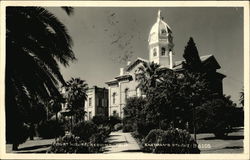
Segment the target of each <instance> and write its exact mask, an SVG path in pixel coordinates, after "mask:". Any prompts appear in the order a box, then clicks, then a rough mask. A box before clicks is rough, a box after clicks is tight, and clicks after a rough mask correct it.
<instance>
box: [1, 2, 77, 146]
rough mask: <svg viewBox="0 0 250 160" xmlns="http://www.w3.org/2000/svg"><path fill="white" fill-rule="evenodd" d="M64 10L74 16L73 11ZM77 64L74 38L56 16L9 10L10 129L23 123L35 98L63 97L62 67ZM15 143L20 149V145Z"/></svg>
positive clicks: (34, 10) (39, 10) (30, 9)
mask: <svg viewBox="0 0 250 160" xmlns="http://www.w3.org/2000/svg"><path fill="white" fill-rule="evenodd" d="M63 9H64V10H66V12H67V13H68V14H70V13H72V8H70V7H69V8H68V9H67V7H66V8H65V7H64V8H63ZM73 60H76V58H75V56H74V54H73V51H72V40H71V37H70V36H69V34H68V31H67V29H66V28H65V26H64V25H63V24H62V23H61V22H60V21H59V20H58V19H57V18H56V17H55V16H54V15H53V14H52V13H50V12H49V11H48V10H46V9H45V8H42V7H7V8H6V79H5V82H6V83H5V86H6V126H7V127H10V128H12V127H13V128H15V125H14V124H16V123H15V121H16V122H20V123H23V118H22V115H21V111H22V110H25V109H27V107H29V106H30V101H31V99H32V97H38V98H39V99H41V100H42V101H48V100H50V99H51V98H52V97H54V96H57V97H59V96H60V93H59V91H58V85H59V83H61V84H63V85H66V83H65V81H64V79H63V76H62V75H61V73H60V69H59V65H58V64H59V63H61V64H62V65H64V66H68V65H69V62H70V61H73ZM10 131H12V132H13V131H15V129H12V130H11V129H10ZM6 132H8V131H7V130H6ZM17 133H18V132H17ZM6 134H7V133H6ZM18 134H20V133H18ZM16 136H18V135H16ZM12 143H13V149H17V146H18V144H14V143H16V142H12ZM14 145H15V146H14Z"/></svg>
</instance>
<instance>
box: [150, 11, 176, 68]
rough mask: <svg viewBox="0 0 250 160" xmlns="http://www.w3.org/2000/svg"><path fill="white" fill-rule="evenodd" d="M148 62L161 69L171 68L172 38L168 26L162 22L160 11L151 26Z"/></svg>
mask: <svg viewBox="0 0 250 160" xmlns="http://www.w3.org/2000/svg"><path fill="white" fill-rule="evenodd" d="M148 43H149V61H150V62H154V63H157V64H160V65H161V66H163V67H167V68H170V69H172V67H173V47H174V44H173V36H172V30H171V28H170V27H169V25H168V24H167V23H166V22H164V21H163V17H162V16H161V11H160V10H159V11H158V17H157V21H156V23H155V24H154V25H153V26H152V28H151V30H150V33H149V38H148Z"/></svg>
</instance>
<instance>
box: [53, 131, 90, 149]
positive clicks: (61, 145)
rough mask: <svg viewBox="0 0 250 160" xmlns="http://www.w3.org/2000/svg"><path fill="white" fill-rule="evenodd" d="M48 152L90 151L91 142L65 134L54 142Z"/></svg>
mask: <svg viewBox="0 0 250 160" xmlns="http://www.w3.org/2000/svg"><path fill="white" fill-rule="evenodd" d="M48 153H89V144H88V143H86V142H85V141H83V140H82V139H81V138H80V137H77V136H75V135H72V134H70V135H65V136H64V137H60V138H58V139H56V141H55V142H54V143H52V145H51V147H50V149H49V150H48Z"/></svg>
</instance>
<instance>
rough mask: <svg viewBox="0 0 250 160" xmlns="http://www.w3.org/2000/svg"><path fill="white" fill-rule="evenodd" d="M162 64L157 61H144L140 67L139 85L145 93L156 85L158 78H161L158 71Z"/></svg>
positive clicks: (137, 78) (137, 77) (137, 76)
mask: <svg viewBox="0 0 250 160" xmlns="http://www.w3.org/2000/svg"><path fill="white" fill-rule="evenodd" d="M159 67H160V65H159V64H157V63H154V62H152V63H143V65H142V66H140V67H139V69H138V73H137V75H136V80H137V81H139V87H140V88H141V90H142V91H143V92H144V93H145V92H146V91H147V90H148V89H149V88H150V87H155V85H156V82H157V80H159V78H160V73H159V72H158V71H159V70H158V69H159Z"/></svg>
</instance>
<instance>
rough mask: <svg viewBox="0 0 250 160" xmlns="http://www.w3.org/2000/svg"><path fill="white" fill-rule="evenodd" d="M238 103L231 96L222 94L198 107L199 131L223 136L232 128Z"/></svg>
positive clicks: (236, 119) (235, 119)
mask: <svg viewBox="0 0 250 160" xmlns="http://www.w3.org/2000/svg"><path fill="white" fill-rule="evenodd" d="M237 114H238V113H237V107H236V104H235V103H233V101H232V100H231V99H230V96H221V97H218V98H215V99H211V100H208V101H206V102H205V103H204V104H202V105H201V106H199V107H197V116H196V118H197V126H198V131H199V132H212V133H214V134H215V136H216V137H219V138H223V137H225V136H226V135H227V134H228V133H229V132H231V131H232V130H231V129H232V126H234V125H235V124H236V123H238V122H236V121H238V120H239V119H238V118H240V117H238V116H237Z"/></svg>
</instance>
